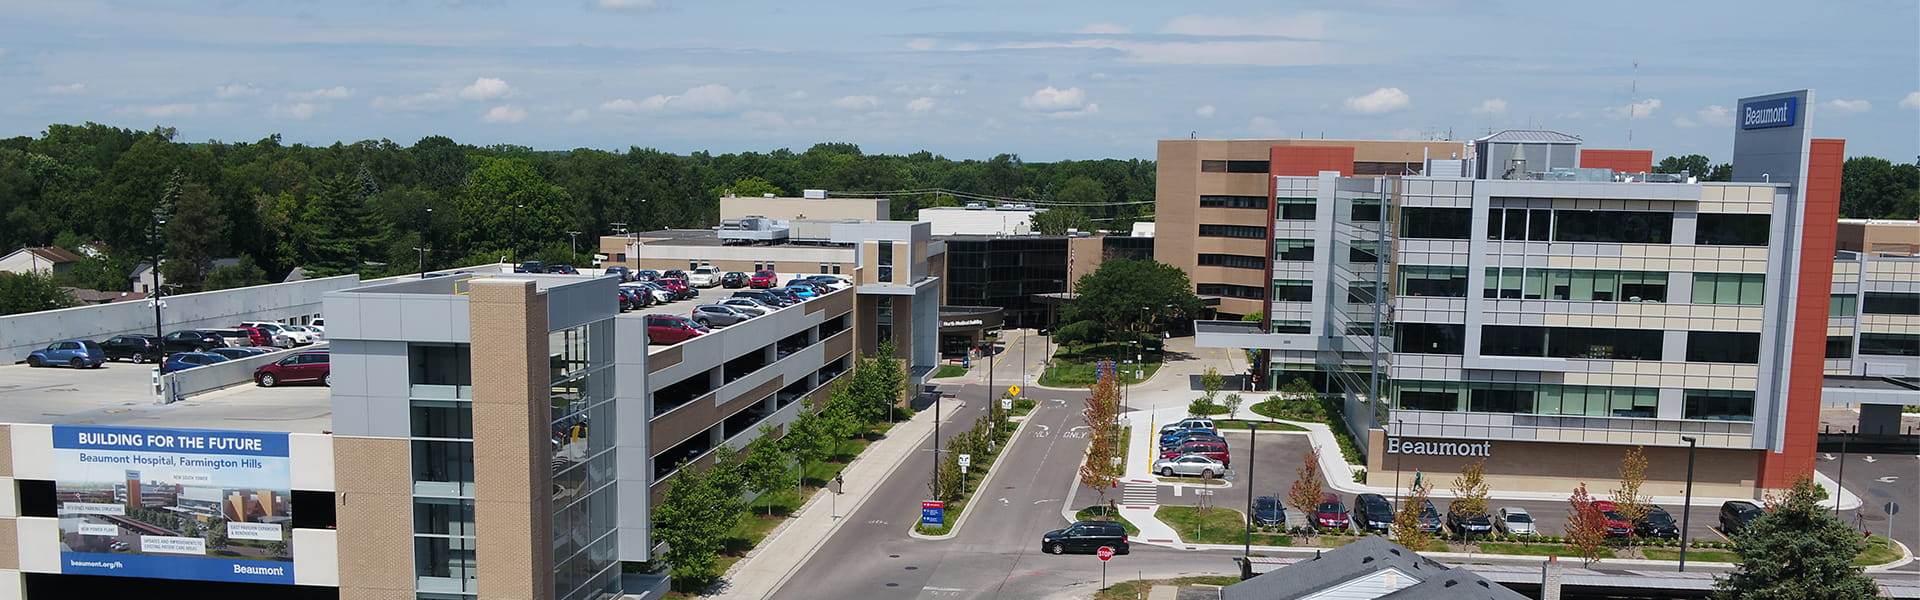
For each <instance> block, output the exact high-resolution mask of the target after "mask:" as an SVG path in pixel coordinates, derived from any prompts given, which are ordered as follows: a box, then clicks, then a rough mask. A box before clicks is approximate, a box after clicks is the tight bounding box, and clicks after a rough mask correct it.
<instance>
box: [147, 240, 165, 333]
mask: <svg viewBox="0 0 1920 600" xmlns="http://www.w3.org/2000/svg"><path fill="white" fill-rule="evenodd" d="M166 224H167V220H166V219H154V220H153V232H152V234H150V235H149V236H148V238H149V239H148V241H149V242H151V243H152V244H153V261H152V262H149V263H147V279H149V280H151V281H153V287H150V288H147V305H149V306H152V307H153V335H154V336H155V337H158V336H160V335H161V333H160V309H161V308H165V307H166V306H167V303H166V302H163V301H161V300H160V297H161V295H162V294H161V291H160V245H161V242H162V240H161V238H160V228H161V227H162V226H165V225H166Z"/></svg>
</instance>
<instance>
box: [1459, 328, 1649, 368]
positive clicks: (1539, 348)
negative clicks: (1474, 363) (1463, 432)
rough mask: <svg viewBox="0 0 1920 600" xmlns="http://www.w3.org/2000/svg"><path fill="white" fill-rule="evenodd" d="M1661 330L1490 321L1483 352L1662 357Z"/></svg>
mask: <svg viewBox="0 0 1920 600" xmlns="http://www.w3.org/2000/svg"><path fill="white" fill-rule="evenodd" d="M1662 333H1663V332H1660V331H1648V330H1641V329H1600V328H1589V327H1524V326H1512V325H1487V326H1485V327H1482V328H1481V330H1480V353H1481V354H1488V355H1494V356H1541V357H1550V358H1597V359H1610V360H1660V354H1661V344H1662Z"/></svg>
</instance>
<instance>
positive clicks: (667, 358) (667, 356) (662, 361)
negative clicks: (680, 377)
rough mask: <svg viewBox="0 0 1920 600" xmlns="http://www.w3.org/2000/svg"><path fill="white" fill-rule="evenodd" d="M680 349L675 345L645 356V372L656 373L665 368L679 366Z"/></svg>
mask: <svg viewBox="0 0 1920 600" xmlns="http://www.w3.org/2000/svg"><path fill="white" fill-rule="evenodd" d="M680 348H681V346H678V345H676V346H673V347H670V348H666V349H663V350H661V351H659V352H652V353H649V354H647V372H648V373H658V372H660V371H661V370H663V369H666V368H667V367H671V366H674V365H677V364H680V360H681V354H680Z"/></svg>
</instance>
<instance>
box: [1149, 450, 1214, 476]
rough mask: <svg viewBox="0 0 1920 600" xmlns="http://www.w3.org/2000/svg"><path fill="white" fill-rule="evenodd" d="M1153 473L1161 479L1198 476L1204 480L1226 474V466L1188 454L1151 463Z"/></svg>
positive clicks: (1200, 456)
mask: <svg viewBox="0 0 1920 600" xmlns="http://www.w3.org/2000/svg"><path fill="white" fill-rule="evenodd" d="M1153 472H1155V473H1159V474H1160V475H1161V476H1163V477H1172V476H1175V475H1199V476H1200V477H1201V478H1204V479H1212V478H1213V476H1215V475H1219V474H1221V473H1225V472H1227V465H1225V464H1223V463H1221V462H1220V461H1217V460H1214V459H1211V458H1207V457H1206V456H1205V455H1201V454H1188V455H1186V456H1176V457H1173V458H1162V459H1160V460H1156V461H1153Z"/></svg>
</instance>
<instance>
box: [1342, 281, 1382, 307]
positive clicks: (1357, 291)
mask: <svg viewBox="0 0 1920 600" xmlns="http://www.w3.org/2000/svg"><path fill="white" fill-rule="evenodd" d="M1384 292H1385V290H1381V289H1380V286H1379V284H1377V283H1375V282H1372V281H1366V280H1360V279H1355V280H1353V281H1349V282H1347V304H1373V303H1374V302H1376V301H1378V300H1379V299H1380V294H1382V293H1384Z"/></svg>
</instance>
